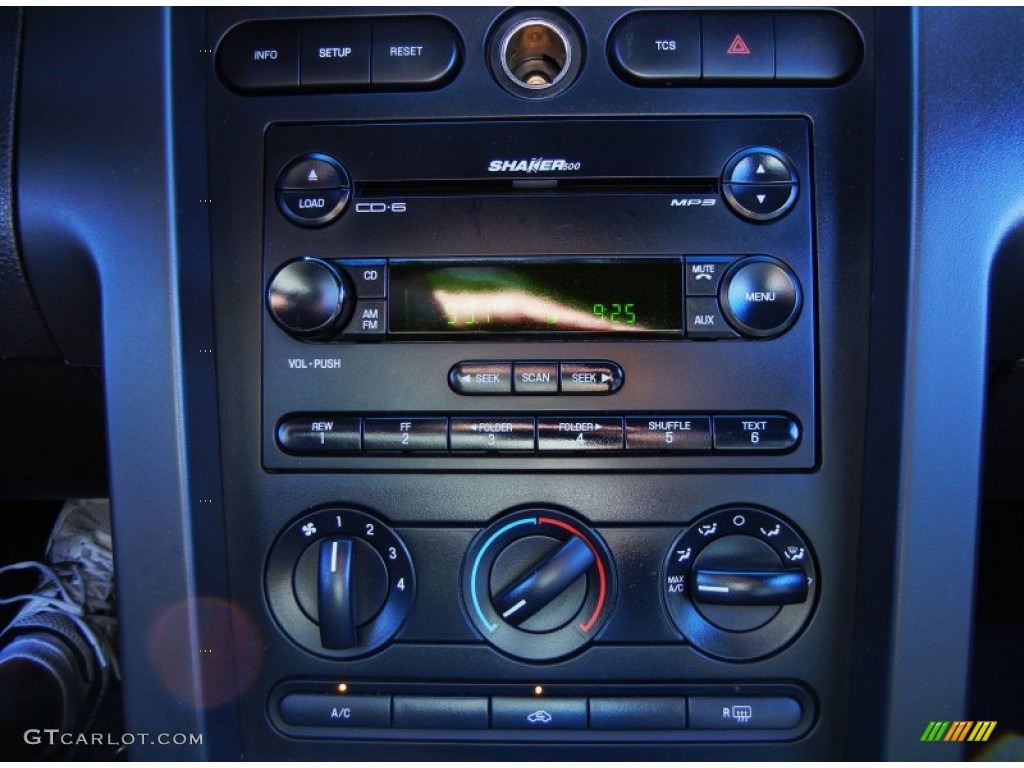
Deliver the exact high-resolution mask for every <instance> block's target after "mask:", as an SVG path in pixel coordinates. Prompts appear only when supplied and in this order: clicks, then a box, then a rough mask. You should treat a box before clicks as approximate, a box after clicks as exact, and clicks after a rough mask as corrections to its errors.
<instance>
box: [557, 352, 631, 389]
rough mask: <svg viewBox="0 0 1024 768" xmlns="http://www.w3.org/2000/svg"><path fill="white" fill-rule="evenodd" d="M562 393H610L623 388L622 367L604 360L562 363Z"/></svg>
mask: <svg viewBox="0 0 1024 768" xmlns="http://www.w3.org/2000/svg"><path fill="white" fill-rule="evenodd" d="M560 368H561V381H562V394H564V395H610V394H612V393H613V392H618V391H619V390H620V389H621V388H622V378H623V376H622V368H620V367H619V366H618V365H617V364H616V363H609V362H604V361H589V360H588V361H579V362H568V363H562V364H561V366H560Z"/></svg>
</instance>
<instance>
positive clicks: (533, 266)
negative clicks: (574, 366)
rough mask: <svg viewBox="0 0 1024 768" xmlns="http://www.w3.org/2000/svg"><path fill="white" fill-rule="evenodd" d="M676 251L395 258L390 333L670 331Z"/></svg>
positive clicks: (678, 315)
mask: <svg viewBox="0 0 1024 768" xmlns="http://www.w3.org/2000/svg"><path fill="white" fill-rule="evenodd" d="M681 278H682V266H681V261H680V260H679V259H677V258H675V259H674V258H665V259H643V258H621V259H555V258H552V259H550V260H546V261H539V260H537V261H534V260H521V261H520V260H497V259H493V260H472V259H466V260H458V261H456V260H451V261H433V260H412V259H408V260H406V259H395V260H392V261H391V262H390V268H389V274H388V296H389V299H388V332H389V333H390V334H393V335H394V334H399V335H400V334H430V335H434V334H437V335H448V334H555V335H557V334H566V335H574V336H575V335H603V334H629V333H634V334H649V335H659V334H661V335H669V334H678V333H679V332H680V331H681V329H682V293H681V288H682V286H681Z"/></svg>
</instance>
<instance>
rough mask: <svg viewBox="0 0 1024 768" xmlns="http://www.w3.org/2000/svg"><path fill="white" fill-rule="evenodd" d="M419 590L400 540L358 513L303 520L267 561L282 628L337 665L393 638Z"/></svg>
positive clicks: (319, 514)
mask: <svg viewBox="0 0 1024 768" xmlns="http://www.w3.org/2000/svg"><path fill="white" fill-rule="evenodd" d="M415 588H416V582H415V577H414V573H413V567H412V561H411V560H410V558H409V553H408V551H406V548H405V545H404V544H403V543H402V540H401V539H399V538H398V535H397V534H396V533H395V532H394V531H392V530H391V529H390V528H388V527H387V526H386V525H384V524H383V523H382V522H380V520H378V519H377V518H375V517H373V516H371V515H368V514H366V513H365V512H361V511H358V510H354V509H347V508H341V507H330V508H326V509H320V510H317V511H315V512H311V513H309V514H307V515H304V516H303V517H301V518H299V519H298V520H296V521H295V522H293V523H292V524H291V525H289V526H288V528H286V529H285V530H284V532H283V533H282V534H281V535H280V536H279V537H278V539H277V541H276V542H275V543H274V546H273V548H272V549H271V552H270V558H269V560H268V562H267V573H266V589H267V598H268V600H269V602H270V608H271V610H272V611H273V614H274V617H275V618H276V619H277V621H278V623H279V624H280V625H281V628H282V629H283V630H284V631H285V633H286V634H288V636H289V637H291V638H292V639H293V640H294V641H295V642H297V643H298V644H299V645H301V646H303V647H305V648H306V649H307V650H310V651H312V652H314V653H319V654H321V655H325V656H332V657H335V658H349V657H352V656H359V655H363V654H366V653H368V652H370V651H372V650H374V649H376V648H378V647H380V646H381V645H383V644H384V643H386V642H388V641H389V640H390V639H391V638H392V637H394V636H395V635H396V634H397V633H398V631H399V629H401V627H402V625H403V624H404V623H405V619H406V617H407V616H408V614H409V610H410V609H411V607H412V603H413V598H414V595H415Z"/></svg>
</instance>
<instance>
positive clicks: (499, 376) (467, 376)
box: [448, 361, 512, 395]
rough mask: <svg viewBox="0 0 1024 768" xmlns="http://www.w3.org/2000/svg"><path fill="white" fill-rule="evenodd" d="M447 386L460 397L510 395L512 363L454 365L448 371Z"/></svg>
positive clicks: (486, 362)
mask: <svg viewBox="0 0 1024 768" xmlns="http://www.w3.org/2000/svg"><path fill="white" fill-rule="evenodd" d="M448 386H450V387H451V388H452V390H453V391H454V392H457V393H458V394H460V395H508V394H511V392H512V363H501V362H490V361H485V362H476V363H456V364H455V365H453V366H452V368H451V370H450V371H448Z"/></svg>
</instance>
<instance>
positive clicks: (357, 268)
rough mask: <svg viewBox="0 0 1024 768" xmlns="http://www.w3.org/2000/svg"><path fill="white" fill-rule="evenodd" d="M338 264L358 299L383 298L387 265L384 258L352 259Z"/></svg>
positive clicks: (385, 291) (385, 292)
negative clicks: (350, 282)
mask: <svg viewBox="0 0 1024 768" xmlns="http://www.w3.org/2000/svg"><path fill="white" fill-rule="evenodd" d="M339 265H340V266H341V268H342V269H343V270H345V273H346V274H347V275H348V277H349V279H350V280H351V281H352V286H353V287H354V288H355V293H356V297H357V298H360V299H383V298H384V297H385V296H386V295H387V288H386V286H387V279H386V278H387V266H386V264H385V262H384V259H353V260H348V261H342V262H339Z"/></svg>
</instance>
